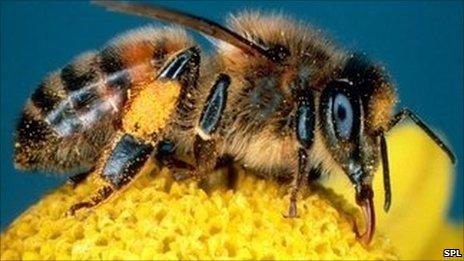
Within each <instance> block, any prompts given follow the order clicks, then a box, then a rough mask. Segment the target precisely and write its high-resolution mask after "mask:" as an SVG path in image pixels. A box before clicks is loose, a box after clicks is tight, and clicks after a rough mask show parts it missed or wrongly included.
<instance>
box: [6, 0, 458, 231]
mask: <svg viewBox="0 0 464 261" xmlns="http://www.w3.org/2000/svg"><path fill="white" fill-rule="evenodd" d="M162 4H163V5H165V6H170V7H174V8H177V9H180V10H184V11H187V12H190V13H193V14H197V15H201V16H204V17H206V18H209V19H213V20H215V21H218V22H223V21H224V18H225V17H226V15H227V14H228V13H229V12H231V11H232V12H236V11H240V10H243V9H261V10H263V11H270V10H278V11H283V12H284V13H286V14H289V15H291V16H293V17H296V18H299V19H303V20H306V21H308V22H311V23H312V24H314V25H316V26H317V27H319V28H321V29H323V30H324V31H326V32H327V33H328V34H329V35H330V36H331V37H333V38H334V39H335V40H336V42H338V43H339V44H340V45H343V46H345V47H347V48H350V49H356V50H363V51H366V52H367V53H368V54H369V55H370V56H371V57H372V58H374V59H376V60H379V61H382V62H384V63H385V65H386V66H387V68H388V69H389V71H390V72H391V74H392V75H393V77H394V80H395V81H396V83H397V84H398V90H399V95H400V98H401V103H400V107H403V106H407V107H409V108H412V109H413V110H414V111H416V112H417V113H418V114H419V115H421V116H422V118H423V119H425V120H426V121H427V122H428V123H429V124H430V125H431V126H433V127H435V128H436V129H437V130H440V132H441V133H442V134H444V136H445V137H446V138H447V140H448V143H450V144H452V147H453V150H454V152H455V153H456V154H457V159H458V165H457V167H456V169H455V173H456V174H457V175H455V177H456V181H455V183H454V184H455V188H457V189H456V190H455V191H454V200H453V207H452V209H451V210H450V216H451V217H452V218H453V219H462V217H463V214H462V213H463V187H464V186H463V167H462V165H463V164H462V159H463V3H462V2H461V1H454V2H438V1H437V2H418V1H414V2H403V1H401V2H400V1H395V2H386V1H381V2H380V1H379V2H335V1H328V2H304V1H298V2H238V1H233V2H221V3H215V2H195V3H191V2H190V3H189V2H163V3H162ZM148 23H153V21H151V20H149V19H144V18H138V17H133V16H127V15H123V14H119V13H112V12H107V11H105V10H103V9H102V8H100V7H97V6H93V5H90V4H88V3H85V2H74V3H60V2H45V3H44V2H42V3H37V2H2V3H1V148H0V149H1V150H0V156H1V161H0V164H1V186H0V190H1V192H0V196H1V201H0V203H1V220H0V221H1V222H0V225H1V229H2V230H3V229H4V228H5V227H6V226H7V225H8V224H9V223H10V222H11V221H12V220H13V219H14V218H15V217H16V216H18V215H19V214H20V213H21V212H22V211H23V210H24V209H26V208H27V207H28V206H29V205H31V204H32V203H33V202H35V201H37V200H38V199H39V198H40V197H41V196H42V195H43V194H44V193H45V192H46V191H48V190H50V189H52V188H54V187H57V186H58V185H59V184H61V183H63V182H64V181H65V179H64V178H63V177H57V176H53V175H43V173H20V172H18V171H16V170H15V169H14V168H13V164H12V148H13V141H12V137H13V131H14V126H15V124H16V119H17V117H18V115H19V113H20V111H21V109H22V107H23V105H24V103H25V101H26V99H27V97H28V96H29V95H30V94H31V93H32V91H33V90H34V89H35V87H36V85H37V84H38V83H39V82H40V80H41V79H42V78H43V77H44V76H45V75H46V74H47V73H48V72H50V71H52V70H55V69H56V68H59V67H61V66H63V65H65V64H66V63H67V62H69V61H70V60H71V59H72V58H73V57H74V56H76V55H78V54H79V53H81V52H83V51H86V50H89V49H96V48H99V47H101V46H102V45H104V44H105V42H106V41H107V40H109V39H110V38H112V37H113V36H115V35H117V34H118V33H121V32H124V31H126V30H128V29H131V28H136V27H140V26H143V25H146V24H148ZM198 39H200V37H199V38H198ZM201 43H203V44H204V43H205V41H204V40H203V39H202V40H201ZM413 156H414V155H411V157H413ZM405 160H407V159H405ZM424 178H427V177H424ZM417 185H418V186H420V184H417ZM393 186H394V184H393Z"/></svg>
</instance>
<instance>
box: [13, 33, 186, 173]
mask: <svg viewBox="0 0 464 261" xmlns="http://www.w3.org/2000/svg"><path fill="white" fill-rule="evenodd" d="M191 45H192V42H191V40H190V39H188V38H187V36H186V34H185V32H184V31H181V30H179V29H161V30H160V29H154V28H151V27H148V28H144V29H141V30H137V31H134V32H131V33H128V34H127V35H125V36H122V37H119V38H117V39H116V40H114V41H112V42H111V43H110V44H109V45H107V46H106V47H105V48H104V49H102V50H101V51H98V52H89V53H85V54H83V55H81V56H79V57H78V58H77V59H75V60H74V62H72V63H71V64H69V65H67V66H65V67H64V68H62V69H61V70H59V71H57V72H55V73H52V74H51V75H50V76H48V77H47V78H46V79H45V80H44V81H43V82H42V83H41V84H40V85H39V87H38V88H37V89H36V91H35V92H34V93H33V94H32V96H31V97H30V99H29V100H28V102H27V104H26V106H25V109H24V111H23V114H22V116H21V119H20V120H19V123H18V126H17V135H16V143H15V163H16V166H17V167H18V168H21V169H45V170H50V171H54V172H78V171H84V170H87V169H90V168H91V167H92V166H93V165H94V164H95V162H96V159H97V157H98V156H99V154H100V152H101V150H102V148H103V147H104V146H105V145H106V144H107V143H108V142H109V140H110V139H111V137H112V136H113V134H114V133H115V131H116V129H117V128H118V127H119V122H120V119H121V114H122V111H123V108H124V105H125V103H126V102H127V101H128V100H130V96H131V92H136V91H137V90H138V89H140V88H143V86H144V85H146V84H147V83H149V82H151V81H153V80H154V79H155V77H156V76H157V70H158V69H159V68H160V67H161V66H162V65H163V64H164V62H165V61H166V60H167V59H169V57H170V56H171V55H172V54H174V53H176V52H177V51H179V50H180V49H184V48H186V47H188V46H191ZM128 90H130V92H129V91H128Z"/></svg>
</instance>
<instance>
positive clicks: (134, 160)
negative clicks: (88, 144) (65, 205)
mask: <svg viewBox="0 0 464 261" xmlns="http://www.w3.org/2000/svg"><path fill="white" fill-rule="evenodd" d="M112 144H113V146H111V149H110V150H108V152H109V153H105V154H104V156H103V157H102V158H101V161H100V162H99V165H100V166H101V167H100V168H99V169H97V171H98V172H97V173H96V174H97V175H99V177H98V178H99V179H100V180H102V181H103V185H102V187H101V188H100V189H99V190H98V191H97V193H96V194H94V195H93V196H92V197H91V198H90V200H89V201H84V202H80V203H77V204H75V205H73V206H71V208H70V209H69V211H68V213H69V214H71V215H73V214H74V213H75V212H76V211H77V210H79V209H81V208H91V207H94V206H96V205H98V204H99V203H101V202H103V201H104V200H106V199H108V198H109V197H110V196H111V195H112V194H113V193H114V192H116V191H118V190H120V189H121V188H123V187H124V186H125V185H127V184H128V183H129V182H130V181H131V180H133V179H134V178H135V177H136V176H137V174H139V173H140V171H141V169H142V167H143V166H144V165H145V162H146V161H147V159H148V158H149V157H150V155H151V153H152V152H153V146H152V145H151V144H150V143H147V142H144V141H143V140H141V139H138V138H136V137H134V136H132V135H130V134H126V133H125V134H121V133H120V134H118V135H116V138H115V142H114V143H112Z"/></svg>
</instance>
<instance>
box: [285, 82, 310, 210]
mask: <svg viewBox="0 0 464 261" xmlns="http://www.w3.org/2000/svg"><path fill="white" fill-rule="evenodd" d="M297 95H298V109H297V114H296V117H295V121H296V122H295V126H296V129H295V131H296V136H297V139H298V142H299V148H298V169H297V173H296V175H295V176H294V179H293V182H292V186H291V189H290V207H289V209H288V215H287V217H290V218H292V217H296V216H297V215H298V212H297V205H296V201H297V197H298V193H299V191H300V188H301V186H302V185H303V184H304V181H307V180H308V176H309V172H310V164H309V162H308V154H307V150H308V149H309V148H310V147H311V145H312V144H313V140H314V129H315V119H316V117H315V111H316V110H315V105H314V96H313V93H312V91H310V90H308V89H305V88H300V89H299V90H298V92H297Z"/></svg>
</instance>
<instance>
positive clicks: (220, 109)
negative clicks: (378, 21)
mask: <svg viewBox="0 0 464 261" xmlns="http://www.w3.org/2000/svg"><path fill="white" fill-rule="evenodd" d="M95 3H96V4H98V5H102V6H104V7H106V8H108V9H109V10H112V11H119V12H124V13H128V14H133V15H139V16H145V17H149V18H155V19H158V20H161V21H165V22H170V23H174V24H177V25H180V26H185V27H189V28H191V29H194V30H196V31H198V32H201V33H203V34H205V35H206V36H208V37H210V38H211V39H212V41H214V43H215V44H216V51H215V52H214V53H213V54H211V55H206V54H203V53H202V51H201V50H200V47H199V45H198V44H197V43H195V42H194V40H192V38H190V37H189V36H188V34H187V33H186V32H185V30H184V29H183V28H181V27H176V26H171V27H165V28H155V27H145V28H142V29H139V30H135V31H132V32H129V33H127V34H125V35H123V36H120V37H117V38H116V39H115V40H113V41H111V42H110V43H109V44H108V45H106V46H105V47H104V48H103V49H101V50H98V51H93V52H88V53H85V54H82V55H81V56H79V57H77V58H76V59H75V60H74V61H73V62H71V63H70V64H68V65H66V66H65V67H63V68H62V69H60V70H58V71H56V72H54V73H51V74H50V75H49V76H47V77H46V78H45V79H44V80H43V81H42V83H41V84H40V85H39V87H38V88H37V89H36V90H35V92H34V93H33V94H32V96H31V97H30V99H29V100H28V101H27V103H26V106H25V109H24V111H23V113H22V116H21V119H20V120H19V123H18V126H17V131H16V142H15V155H14V161H15V165H16V167H17V168H19V169H23V170H48V171H52V172H58V173H68V174H69V173H72V174H75V176H73V177H72V178H71V180H72V181H74V182H76V183H78V182H79V181H81V180H83V179H85V178H86V177H87V175H88V174H89V173H90V172H93V173H97V175H98V177H97V180H98V182H100V183H101V186H100V188H99V189H98V190H97V191H96V192H95V194H94V195H90V197H89V198H90V199H89V200H87V201H84V202H78V203H76V204H75V205H73V206H71V207H70V209H69V213H70V214H74V213H75V212H76V211H77V210H79V209H82V208H92V207H94V206H97V205H98V204H100V203H101V202H103V201H104V200H106V199H108V198H109V197H110V196H111V195H113V194H114V193H115V192H117V191H119V190H120V189H122V188H124V187H127V186H128V185H129V184H130V181H131V180H133V179H135V178H136V177H137V175H139V173H141V172H142V169H143V168H144V166H145V165H146V164H147V161H148V160H149V159H154V160H155V161H156V162H157V163H158V164H160V165H161V166H166V167H168V168H170V169H171V170H172V173H173V177H174V178H175V179H176V180H183V179H189V178H191V179H198V180H200V179H203V178H205V177H207V176H208V174H209V173H211V172H212V171H213V170H215V169H218V168H221V167H224V166H230V164H239V165H242V166H246V168H248V169H252V170H254V172H256V173H257V174H259V175H260V176H263V177H265V178H270V179H271V178H272V179H278V180H286V181H288V183H289V189H290V190H289V194H290V202H289V208H288V215H286V217H296V216H297V213H298V212H297V205H296V202H297V198H298V195H299V192H300V190H301V188H302V187H303V186H305V185H308V184H309V183H310V182H313V181H314V180H317V178H318V177H319V176H321V175H326V174H328V173H336V172H342V173H345V174H346V176H347V177H348V178H349V180H350V181H351V182H352V184H353V186H354V192H355V198H356V203H357V204H358V205H359V207H360V208H361V209H362V212H363V213H364V222H365V226H364V227H365V231H364V232H363V233H360V232H359V230H358V229H357V226H355V233H356V235H357V237H358V238H359V240H360V241H361V242H363V243H365V244H368V243H369V242H370V241H371V239H372V237H373V235H374V232H375V213H374V206H373V196H374V195H373V194H374V193H373V190H372V180H373V174H374V172H375V171H376V170H377V168H378V166H379V165H380V164H382V165H383V175H384V189H385V202H384V210H385V211H388V209H389V208H390V205H391V189H390V179H389V167H388V153H387V143H386V139H385V134H386V133H387V132H388V131H389V130H390V129H392V128H393V127H394V126H395V125H396V124H397V123H398V122H400V121H402V120H404V119H405V118H407V117H409V118H410V119H412V121H413V122H415V123H416V124H417V125H418V126H419V127H421V128H422V129H423V130H424V131H425V133H426V134H427V135H428V136H429V137H430V138H431V139H432V140H433V141H434V142H435V143H436V144H437V145H438V146H439V147H440V148H442V149H443V151H444V152H445V153H446V154H447V155H448V156H449V157H450V159H451V161H452V162H453V163H454V161H455V157H454V154H453V153H452V152H451V150H450V149H449V148H448V147H447V146H446V145H445V144H444V143H443V142H442V141H441V140H440V139H439V137H438V136H437V135H436V134H434V132H433V131H432V130H431V129H430V128H429V127H427V125H426V124H425V123H424V122H423V121H422V120H421V119H420V118H419V117H418V116H417V115H416V114H414V113H413V112H412V111H410V110H409V109H406V108H405V109H401V110H400V111H399V112H397V113H396V114H394V106H395V103H396V100H397V95H396V91H395V87H394V85H393V84H392V82H391V79H390V77H389V76H388V74H387V72H386V71H385V70H384V68H383V67H382V66H380V65H379V64H377V63H374V62H372V61H371V60H370V59H369V58H368V57H367V56H366V55H364V54H361V53H351V52H348V51H345V50H343V49H341V48H339V47H337V46H335V45H334V44H333V43H332V42H331V41H330V40H328V39H327V38H326V37H325V36H324V35H322V33H320V32H319V31H318V30H315V29H314V28H312V27H311V26H310V25H308V24H305V23H303V22H297V21H294V20H292V19H290V18H287V17H284V16H280V15H265V14H260V13H254V12H245V13H242V14H239V15H237V16H234V17H233V18H232V19H231V22H230V24H229V26H228V27H224V26H221V25H219V24H217V23H215V22H212V21H208V20H206V19H203V18H200V17H196V16H193V15H189V14H185V13H181V12H178V11H174V10H169V9H166V8H162V7H158V6H153V5H148V4H138V3H134V2H131V3H125V2H113V1H97V2H95ZM147 100H150V101H152V103H151V105H150V106H149V107H148V108H149V110H148V111H147V109H146V103H147ZM143 106H145V107H144V108H145V111H144V112H143V113H142V119H141V120H138V121H134V120H133V119H132V118H131V115H133V114H134V113H139V114H140V108H141V107H143ZM153 113H156V114H157V115H158V116H159V117H152V114H153ZM155 118H156V119H155ZM141 124H142V125H143V126H141ZM230 170H231V171H233V168H230ZM100 183H99V184H100Z"/></svg>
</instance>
